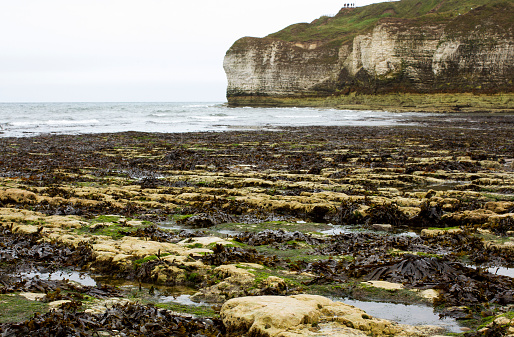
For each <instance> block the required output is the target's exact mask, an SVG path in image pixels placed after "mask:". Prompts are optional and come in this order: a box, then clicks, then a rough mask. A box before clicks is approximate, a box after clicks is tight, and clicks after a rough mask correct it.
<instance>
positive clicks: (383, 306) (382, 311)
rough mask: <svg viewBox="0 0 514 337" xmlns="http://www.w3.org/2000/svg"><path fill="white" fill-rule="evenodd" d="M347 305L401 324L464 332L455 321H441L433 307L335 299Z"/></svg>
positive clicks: (446, 319)
mask: <svg viewBox="0 0 514 337" xmlns="http://www.w3.org/2000/svg"><path fill="white" fill-rule="evenodd" d="M334 300H335V301H340V302H343V303H345V304H349V305H353V306H355V307H357V308H359V309H362V310H364V311H366V313H368V314H369V315H371V316H374V317H377V318H383V319H388V320H391V321H395V322H398V323H401V324H409V325H435V326H439V327H442V328H444V329H446V330H447V331H450V332H462V330H461V328H460V326H459V324H458V323H457V321H456V320H455V319H452V318H444V319H440V318H439V315H438V314H437V313H434V311H433V308H432V307H428V306H423V305H405V304H397V303H381V302H365V301H358V300H347V299H334Z"/></svg>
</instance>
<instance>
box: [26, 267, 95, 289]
mask: <svg viewBox="0 0 514 337" xmlns="http://www.w3.org/2000/svg"><path fill="white" fill-rule="evenodd" d="M20 275H21V276H22V277H25V278H29V279H31V278H35V277H38V278H40V279H41V280H51V281H63V280H64V279H67V280H69V281H73V282H77V283H79V284H81V285H83V286H90V287H94V286H96V285H97V283H96V281H95V280H94V279H93V278H92V277H91V276H90V275H88V274H87V273H84V272H78V271H73V270H57V271H55V272H53V273H42V272H30V273H21V274H20Z"/></svg>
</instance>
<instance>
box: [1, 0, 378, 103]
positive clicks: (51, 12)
mask: <svg viewBox="0 0 514 337" xmlns="http://www.w3.org/2000/svg"><path fill="white" fill-rule="evenodd" d="M353 1H354V3H355V4H356V6H364V5H368V4H370V3H375V2H380V0H375V1H373V0H362V1H356V0H353ZM344 3H345V2H344V1H335V0H317V1H315V2H314V1H306V0H297V1H292V0H259V1H256V2H250V1H241V0H218V1H211V0H209V1H208V0H187V1H178V0H173V1H172V0H45V1H41V0H16V1H2V4H1V5H0V32H1V33H0V45H1V46H2V47H1V48H0V102H223V101H225V100H226V99H225V90H226V85H227V81H226V77H225V73H224V71H223V57H224V56H225V52H226V51H227V50H228V49H229V48H230V46H231V45H232V44H233V43H234V42H235V41H236V40H237V39H239V38H241V37H244V36H254V37H263V36H266V35H268V34H271V33H274V32H276V31H279V30H280V29H282V28H285V27H287V26H289V25H290V24H293V23H298V22H311V21H312V20H314V19H316V18H318V17H320V16H322V15H335V14H336V13H337V12H338V11H339V9H340V8H341V7H343V5H344Z"/></svg>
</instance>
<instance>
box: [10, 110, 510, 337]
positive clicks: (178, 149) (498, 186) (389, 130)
mask: <svg viewBox="0 0 514 337" xmlns="http://www.w3.org/2000/svg"><path fill="white" fill-rule="evenodd" d="M464 117H465V116H461V115H457V116H455V117H454V122H452V124H451V125H449V124H448V123H446V122H445V120H446V119H445V118H448V117H447V116H446V117H443V116H441V117H427V118H426V119H424V120H422V123H423V124H424V125H423V126H422V127H421V126H416V125H414V126H409V125H403V126H401V127H366V128H365V127H345V128H337V127H316V128H295V129H288V128H284V130H283V131H281V132H264V131H248V132H240V131H238V132H225V133H221V134H217V133H191V134H180V135H179V134H147V133H130V132H129V133H120V134H101V135H80V136H49V135H47V136H38V137H33V138H0V149H1V150H0V165H1V167H2V170H1V171H0V225H1V226H0V262H1V263H0V271H1V272H2V273H1V275H2V276H1V277H0V295H1V294H6V295H9V294H18V293H20V292H24V293H28V292H30V293H37V294H43V295H44V296H43V297H42V298H46V299H44V301H47V302H45V303H52V302H56V303H54V304H57V301H69V302H59V303H60V304H62V305H63V306H64V307H61V308H60V309H57V310H56V311H55V312H53V313H49V314H41V315H39V316H37V317H34V319H33V320H32V322H33V323H29V322H30V321H29V322H24V323H20V322H9V323H3V325H2V326H1V329H2V330H1V331H2V333H3V334H4V335H5V336H10V334H11V335H12V334H13V333H14V334H15V333H16V332H12V331H18V333H24V331H28V330H16V329H26V328H27V327H28V326H29V325H27V324H30V326H32V327H34V326H35V325H33V324H36V323H37V324H39V325H37V326H38V328H37V329H40V331H41V333H43V334H45V333H46V332H48V331H50V330H45V329H50V324H48V325H45V324H46V323H45V324H43V323H41V322H42V321H48V322H52V320H61V323H62V324H64V325H66V326H67V324H68V323H64V322H75V321H77V322H82V323H77V324H78V325H73V324H72V325H73V326H74V327H75V328H76V329H79V330H80V329H83V330H81V331H86V330H87V329H88V327H92V326H96V325H95V324H100V323H98V322H99V321H98V320H99V319H100V318H99V317H100V316H98V315H100V313H98V312H96V311H94V312H93V311H90V312H85V310H88V305H87V303H85V302H87V301H88V300H92V301H93V300H112V298H118V299H124V298H129V297H130V296H133V293H138V294H139V295H138V296H140V294H142V293H146V295H145V296H146V297H145V298H147V297H148V296H153V295H152V294H154V293H157V294H158V293H160V292H161V291H162V289H168V288H170V289H171V288H173V287H178V286H188V287H191V288H192V289H193V290H192V291H191V292H190V293H191V294H195V295H194V296H192V298H193V299H196V300H197V301H201V302H207V303H212V304H215V305H221V304H223V303H226V301H228V300H237V299H238V298H239V297H246V296H254V297H255V296H276V295H281V296H290V295H294V296H296V295H299V294H302V293H311V294H322V295H325V296H339V297H347V298H356V299H359V298H363V299H372V300H382V301H400V302H401V301H408V302H410V303H430V305H432V301H433V304H434V305H435V306H440V307H439V308H442V309H440V311H439V312H440V313H441V314H442V315H446V316H449V317H454V318H458V319H466V320H475V321H476V322H481V321H482V320H485V319H486V318H487V317H490V316H494V315H500V314H501V313H504V314H505V315H507V316H508V315H510V313H511V312H512V310H511V309H510V308H511V307H510V306H509V305H512V304H514V293H513V292H512V289H514V284H513V279H512V278H511V277H508V276H504V275H495V274H494V273H491V272H488V271H487V269H489V268H491V267H511V266H512V265H513V264H514V261H513V260H512V256H514V255H512V252H513V249H514V195H513V194H512V192H513V191H514V172H513V169H512V165H511V164H512V161H513V160H514V156H513V153H514V143H513V142H512V134H513V131H514V130H513V125H514V122H513V118H512V116H509V115H494V114H491V115H472V116H466V117H465V118H464ZM413 118H414V119H416V120H417V121H418V122H420V120H419V117H413ZM62 268H69V269H72V270H77V271H81V272H87V273H91V274H97V275H103V276H104V277H106V276H108V277H109V278H111V279H112V278H116V279H124V280H128V281H131V282H132V284H133V287H132V288H130V289H125V288H120V287H112V286H109V285H107V284H97V285H96V286H83V285H77V284H75V283H73V282H71V281H63V280H57V281H56V280H46V279H42V278H41V279H38V278H36V277H32V278H27V277H23V275H22V274H23V273H27V272H32V271H36V272H52V271H57V270H61V269H62ZM375 281H381V282H389V283H394V284H400V285H401V287H400V286H399V287H397V288H395V289H392V290H384V291H379V290H376V289H379V288H378V287H375V286H371V285H373V283H367V282H375ZM107 283H108V282H107ZM370 284H371V285H370ZM145 287H146V288H145ZM413 290H416V291H413ZM427 290H430V291H431V294H432V295H431V297H430V299H429V300H427V299H426V298H424V297H423V295H422V293H423V291H427ZM131 294H132V295H131ZM434 297H435V298H434ZM114 302H115V303H116V304H119V306H116V309H115V310H116V314H115V315H114V314H113V315H114V316H116V315H118V316H120V315H121V316H120V317H122V316H123V315H125V314H127V315H129V316H130V315H132V316H130V317H139V316H138V315H142V312H151V313H152V314H151V315H154V316H155V317H154V316H152V317H154V318H151V321H145V322H146V323H144V324H143V323H142V325H140V326H139V328H137V327H136V326H135V325H134V326H131V325H130V324H129V325H127V326H126V327H123V326H120V325H119V324H121V323H112V324H113V325H109V327H111V328H112V329H111V330H109V329H110V328H107V330H109V331H107V330H106V331H104V332H106V333H110V334H111V335H116V334H119V335H122V334H121V332H123V331H126V332H123V333H125V334H126V335H137V334H136V332H134V331H136V330H137V329H139V330H138V331H139V332H138V333H141V334H142V332H141V331H142V330H141V329H143V327H144V329H153V328H155V324H157V323H156V322H157V321H159V320H160V319H161V318H162V317H168V316H167V315H168V314H167V313H166V314H160V313H159V311H158V310H157V309H155V308H152V307H151V306H149V307H147V306H145V305H141V306H134V304H132V303H128V302H127V303H124V302H119V303H118V302H117V301H116V300H115V301H114ZM149 302H150V300H149ZM0 303H1V299H0ZM82 303H85V304H84V305H80V304H82ZM150 304H151V303H150ZM111 307H112V306H111ZM456 308H460V309H456ZM89 309H91V308H89ZM218 309H219V308H218ZM91 310H92V309H91ZM104 314H105V313H104ZM87 315H90V316H87ZM95 315H97V316H95ZM210 315H211V316H213V315H215V314H210ZM161 316H162V317H161ZM111 319H113V320H114V318H109V319H108V320H111ZM163 319H164V318H163ZM184 319H185V318H184ZM166 320H167V321H166V322H167V323H163V326H167V328H166V329H169V330H162V331H165V332H166V333H168V332H173V333H176V331H184V330H182V327H181V326H182V325H184V324H186V325H187V324H189V323H187V322H189V321H187V319H186V321H187V322H186V321H184V320H183V319H182V318H181V319H175V318H171V316H169V317H168V318H166ZM168 320H169V321H173V320H178V321H177V322H179V323H173V324H175V325H174V326H175V327H171V326H170V325H169V324H171V323H169V322H168ZM113 322H114V321H113ZM159 322H160V321H159ZM180 322H181V323H180ZM190 322H191V324H192V325H191V326H193V325H194V326H195V327H192V330H187V331H190V332H187V333H186V335H187V334H189V335H194V334H202V333H203V334H205V335H209V334H212V335H216V334H219V333H222V334H224V333H225V332H224V330H223V328H221V327H220V326H221V325H218V323H213V322H214V321H213V320H211V321H209V323H208V324H207V323H205V322H204V321H194V320H191V321H190ZM202 322H203V323H202ZM61 323H59V324H61ZM211 323H212V324H211ZM13 324H14V325H13ZM70 324H71V323H70ZM89 324H90V325H89ZM123 324H125V323H123ZM159 324H160V323H159ZM166 324H168V325H166ZM205 324H207V325H208V327H207V325H205ZM220 324H221V323H220ZM225 324H228V323H225ZM478 325H479V324H478V323H477V325H476V326H472V328H476V327H478ZM55 326H59V325H58V324H56V325H55ZM78 326H81V327H82V328H79V327H78ZM68 328H69V326H68V327H62V329H63V330H62V331H68V330H66V329H68ZM247 328H248V329H250V326H248V327H247ZM343 328H344V329H346V328H345V327H341V326H340V325H339V326H331V327H330V329H332V330H330V331H333V332H334V331H339V330H337V329H343ZM37 329H34V331H38V330H37ZM123 329H126V330H123ZM144 329H143V330H144ZM163 329H164V328H163ZM173 329H179V330H173ZM194 329H197V330H194ZM202 329H203V330H202ZM231 329H232V328H231ZM234 329H235V330H237V331H242V329H243V328H234ZM284 329H285V330H284V331H286V330H287V329H289V328H284ZM309 329H314V330H316V329H317V327H313V326H312V325H311V326H310V327H309V328H307V330H309ZM491 329H492V330H491V331H495V330H494V329H496V327H493V326H491ZM79 330H77V331H79ZM235 330H234V331H235ZM243 330H244V329H243ZM264 330H266V329H264ZM307 330H302V331H303V332H305V333H307ZM9 331H11V332H9ZM22 331H23V332H22ZM51 331H54V330H51ZM69 331H72V330H69ZM102 331H103V330H102ZM146 331H150V330H146ZM159 331H160V330H159ZM194 331H197V332H194ZM216 331H217V332H216ZM229 331H230V329H229ZM277 331H278V330H277ZM309 331H310V330H309ZM340 331H343V330H340ZM474 331H475V330H473V333H475V332H474ZM476 331H478V329H476ZM505 331H506V330H505ZM315 332H316V331H314V332H313V331H310V332H308V333H315ZM361 332H362V331H361ZM361 332H358V333H361ZM34 333H35V332H34ZM52 333H54V332H51V333H50V335H51V334H52ZM55 333H56V332H55ZM70 333H71V332H70ZM77 333H78V332H77ZM163 333H164V332H163ZM354 333H357V332H355V331H354ZM420 333H421V332H420ZM477 333H478V332H477ZM327 334H328V332H327ZM336 335H337V334H336ZM421 335H422V334H421Z"/></svg>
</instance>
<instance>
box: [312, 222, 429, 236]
mask: <svg viewBox="0 0 514 337" xmlns="http://www.w3.org/2000/svg"><path fill="white" fill-rule="evenodd" d="M328 225H329V226H331V228H330V229H327V230H324V231H320V233H321V234H324V235H339V234H351V233H386V234H388V235H391V236H409V237H417V236H419V235H418V234H417V233H415V232H412V231H402V230H394V231H392V232H385V231H377V230H370V229H365V228H362V227H361V226H348V225H333V224H328Z"/></svg>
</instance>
